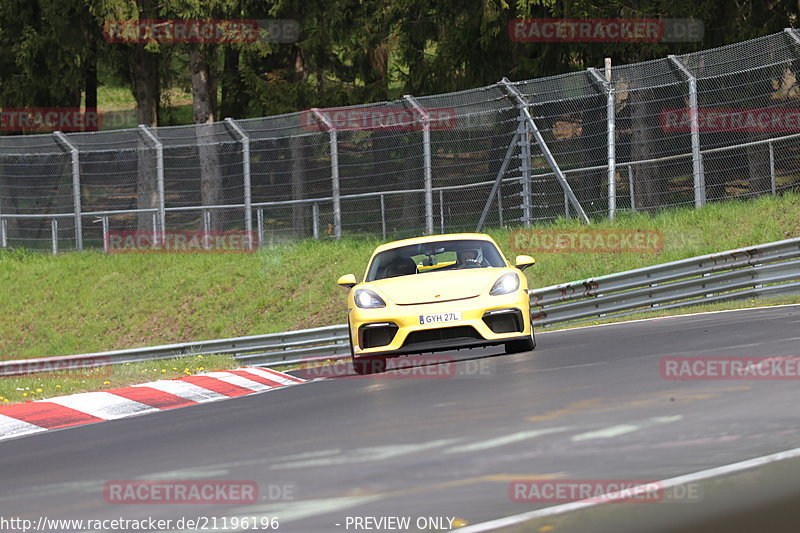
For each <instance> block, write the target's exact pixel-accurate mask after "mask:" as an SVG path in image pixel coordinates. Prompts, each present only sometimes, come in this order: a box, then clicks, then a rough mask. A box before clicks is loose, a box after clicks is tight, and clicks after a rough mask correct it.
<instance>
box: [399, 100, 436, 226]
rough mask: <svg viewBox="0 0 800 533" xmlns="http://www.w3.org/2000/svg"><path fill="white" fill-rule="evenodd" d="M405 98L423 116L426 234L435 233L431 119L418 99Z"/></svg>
mask: <svg viewBox="0 0 800 533" xmlns="http://www.w3.org/2000/svg"><path fill="white" fill-rule="evenodd" d="M403 98H405V99H406V101H408V103H410V104H411V106H412V107H413V108H414V110H415V111H416V112H417V113H419V115H420V117H422V154H423V168H424V172H425V234H426V235H433V174H432V167H431V119H430V116H429V115H428V113H427V112H426V111H425V110H424V109H423V108H422V106H421V105H419V102H417V99H416V98H414V97H413V96H411V95H410V94H406V95H405V96H403Z"/></svg>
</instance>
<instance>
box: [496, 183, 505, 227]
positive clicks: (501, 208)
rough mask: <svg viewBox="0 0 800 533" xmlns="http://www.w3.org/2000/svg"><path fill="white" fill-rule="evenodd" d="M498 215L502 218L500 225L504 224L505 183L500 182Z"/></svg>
mask: <svg viewBox="0 0 800 533" xmlns="http://www.w3.org/2000/svg"><path fill="white" fill-rule="evenodd" d="M497 216H498V218H499V219H500V227H501V228H502V227H503V226H504V224H503V184H502V183H500V190H498V191H497Z"/></svg>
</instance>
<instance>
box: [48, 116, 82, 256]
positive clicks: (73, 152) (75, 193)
mask: <svg viewBox="0 0 800 533" xmlns="http://www.w3.org/2000/svg"><path fill="white" fill-rule="evenodd" d="M53 135H54V136H55V138H56V141H58V143H59V144H61V145H63V146H64V147H65V148H66V149H67V150H69V152H70V156H71V158H72V205H73V207H74V209H75V248H76V249H77V250H83V220H82V219H81V174H80V173H81V165H80V154H79V153H78V147H77V146H75V145H74V144H72V141H70V140H69V139H68V138H67V136H66V135H64V134H63V133H62V132H60V131H56V132H53Z"/></svg>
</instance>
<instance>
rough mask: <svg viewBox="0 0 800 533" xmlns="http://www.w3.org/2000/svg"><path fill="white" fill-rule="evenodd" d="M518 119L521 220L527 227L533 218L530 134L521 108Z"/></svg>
mask: <svg viewBox="0 0 800 533" xmlns="http://www.w3.org/2000/svg"><path fill="white" fill-rule="evenodd" d="M519 115H520V116H519V119H518V120H519V121H520V125H521V126H522V132H521V134H520V143H519V148H520V159H521V160H522V167H521V170H522V178H521V179H520V183H521V184H522V221H523V222H524V223H525V227H526V228H529V227H530V226H531V220H533V185H532V183H531V182H532V178H531V136H530V135H529V133H530V132H529V131H528V128H529V126H528V123H527V122H526V121H525V115H524V114H523V112H522V110H520V114H519Z"/></svg>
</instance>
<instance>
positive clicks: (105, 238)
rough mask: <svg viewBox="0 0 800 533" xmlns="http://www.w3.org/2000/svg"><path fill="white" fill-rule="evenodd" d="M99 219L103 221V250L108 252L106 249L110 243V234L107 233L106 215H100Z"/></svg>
mask: <svg viewBox="0 0 800 533" xmlns="http://www.w3.org/2000/svg"><path fill="white" fill-rule="evenodd" d="M101 220H102V222H103V251H104V252H105V253H108V249H109V246H110V244H111V243H110V242H109V239H110V236H109V234H108V217H107V216H105V217H102V218H101Z"/></svg>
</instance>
